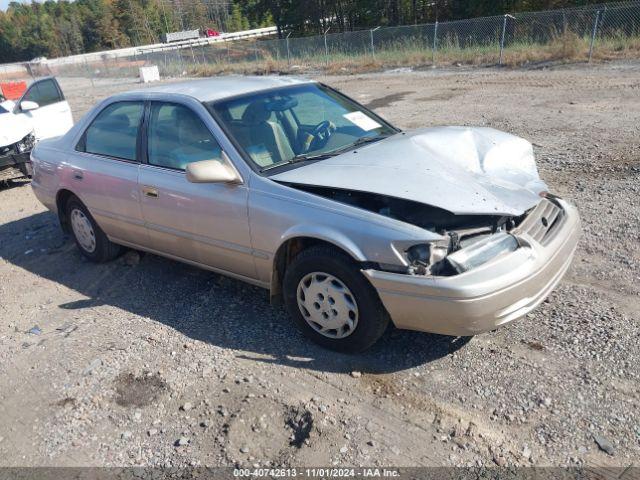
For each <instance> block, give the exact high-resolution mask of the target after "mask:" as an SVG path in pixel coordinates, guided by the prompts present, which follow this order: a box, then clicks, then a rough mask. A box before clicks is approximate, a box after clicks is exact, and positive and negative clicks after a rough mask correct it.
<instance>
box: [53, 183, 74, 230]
mask: <svg viewBox="0 0 640 480" xmlns="http://www.w3.org/2000/svg"><path fill="white" fill-rule="evenodd" d="M71 197H76V198H77V195H76V194H75V193H73V192H72V191H71V190H68V189H66V188H62V189H60V190H59V191H58V193H57V194H56V210H57V211H58V221H59V222H60V226H61V227H62V230H63V231H64V232H65V233H69V232H70V231H71V230H70V228H71V227H70V225H69V219H68V218H67V209H66V205H67V202H68V201H69V199H70V198H71Z"/></svg>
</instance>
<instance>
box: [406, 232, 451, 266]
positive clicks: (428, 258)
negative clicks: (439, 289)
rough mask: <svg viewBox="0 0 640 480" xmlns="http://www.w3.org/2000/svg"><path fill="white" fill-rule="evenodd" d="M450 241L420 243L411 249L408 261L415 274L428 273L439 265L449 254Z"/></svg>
mask: <svg viewBox="0 0 640 480" xmlns="http://www.w3.org/2000/svg"><path fill="white" fill-rule="evenodd" d="M449 247H450V241H449V240H435V241H432V242H427V243H420V244H418V245H413V246H412V247H409V248H408V249H407V251H406V255H407V260H408V261H409V263H410V265H411V267H413V268H414V270H415V273H417V274H425V273H428V272H429V271H430V269H431V267H432V266H433V265H436V264H438V263H439V262H440V261H442V260H444V258H445V257H446V256H447V254H448V253H449Z"/></svg>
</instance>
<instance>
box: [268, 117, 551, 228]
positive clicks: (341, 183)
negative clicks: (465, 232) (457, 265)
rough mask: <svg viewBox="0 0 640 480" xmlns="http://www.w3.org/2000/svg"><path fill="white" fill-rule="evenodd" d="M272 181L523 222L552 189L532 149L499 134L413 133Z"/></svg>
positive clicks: (466, 130)
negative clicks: (543, 195) (403, 200)
mask: <svg viewBox="0 0 640 480" xmlns="http://www.w3.org/2000/svg"><path fill="white" fill-rule="evenodd" d="M271 178H272V179H273V180H276V181H280V182H286V183H293V184H300V185H311V186H318V187H331V188H340V189H347V190H357V191H363V192H370V193H377V194H381V195H387V196H391V197H397V198H403V199H406V200H413V201H416V202H420V203H423V204H427V205H431V206H434V207H439V208H442V209H445V210H448V211H450V212H452V213H455V214H460V215H463V214H466V215H487V214H491V215H509V216H519V215H522V214H523V213H524V212H525V211H526V210H528V209H530V208H531V207H533V206H535V205H536V204H537V203H538V202H539V201H540V196H539V193H540V192H542V191H546V190H547V186H546V185H545V183H544V182H543V181H542V180H540V177H539V176H538V171H537V168H536V164H535V160H534V155H533V147H532V145H531V143H529V142H528V141H526V140H524V139H522V138H519V137H516V136H514V135H511V134H508V133H504V132H500V131H498V130H494V129H492V128H467V127H436V128H427V129H420V130H414V131H411V132H406V133H401V134H397V135H394V136H393V137H390V138H388V139H385V140H382V141H379V142H376V143H373V144H369V145H366V146H363V147H359V148H358V149H357V150H355V151H351V152H347V153H343V154H340V155H337V156H335V157H332V158H329V159H326V160H322V161H318V162H316V163H313V164H309V165H306V166H302V167H300V168H296V169H293V170H289V171H287V172H283V173H280V174H277V175H274V176H273V177H271Z"/></svg>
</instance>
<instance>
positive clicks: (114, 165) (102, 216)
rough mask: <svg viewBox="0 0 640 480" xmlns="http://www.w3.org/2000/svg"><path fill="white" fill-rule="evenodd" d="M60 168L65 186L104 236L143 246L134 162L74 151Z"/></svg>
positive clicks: (145, 236)
mask: <svg viewBox="0 0 640 480" xmlns="http://www.w3.org/2000/svg"><path fill="white" fill-rule="evenodd" d="M64 168H65V177H66V182H65V183H67V185H68V188H69V189H70V190H71V191H72V192H74V193H75V194H76V195H77V196H78V197H79V198H80V200H82V202H83V203H84V204H85V205H86V206H87V208H88V209H89V211H90V212H91V214H92V215H93V216H94V218H95V219H96V222H98V225H100V227H101V228H102V229H103V230H104V232H105V233H106V234H107V236H109V237H110V238H112V239H114V240H123V241H126V242H130V243H135V244H138V245H142V246H146V245H147V243H148V236H147V231H146V229H145V227H144V221H143V219H142V210H141V208H140V194H139V189H138V169H139V164H138V163H135V162H125V161H120V160H115V159H109V158H103V157H100V156H98V155H91V154H88V153H76V154H75V155H73V158H72V159H70V161H69V162H68V163H67V165H65V167H64Z"/></svg>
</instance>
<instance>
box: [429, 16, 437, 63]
mask: <svg viewBox="0 0 640 480" xmlns="http://www.w3.org/2000/svg"><path fill="white" fill-rule="evenodd" d="M437 39H438V21H437V20H436V23H435V24H434V25H433V48H432V49H431V53H432V59H431V63H433V64H434V65H435V64H436V47H437V46H438V41H437Z"/></svg>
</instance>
